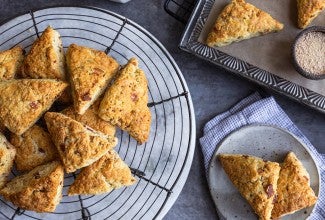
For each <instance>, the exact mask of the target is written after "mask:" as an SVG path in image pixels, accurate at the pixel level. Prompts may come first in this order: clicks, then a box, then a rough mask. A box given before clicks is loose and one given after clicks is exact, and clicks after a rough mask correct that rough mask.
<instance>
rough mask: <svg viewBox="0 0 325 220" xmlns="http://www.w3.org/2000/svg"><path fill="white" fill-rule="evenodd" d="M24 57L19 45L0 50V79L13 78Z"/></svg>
mask: <svg viewBox="0 0 325 220" xmlns="http://www.w3.org/2000/svg"><path fill="white" fill-rule="evenodd" d="M23 59H24V51H23V49H22V48H21V47H20V46H16V47H14V48H12V49H10V50H5V51H1V52H0V80H8V79H14V78H15V75H16V73H17V72H18V71H19V70H20V66H21V63H22V62H23Z"/></svg>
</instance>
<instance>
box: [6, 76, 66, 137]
mask: <svg viewBox="0 0 325 220" xmlns="http://www.w3.org/2000/svg"><path fill="white" fill-rule="evenodd" d="M66 87H67V83H65V82H63V81H57V80H54V79H21V80H8V81H2V82H0V106H1V108H0V121H1V122H2V123H3V124H4V125H5V126H6V127H7V128H8V129H9V130H10V131H11V132H12V133H15V134H17V135H21V134H22V133H24V132H25V131H26V130H27V129H28V128H30V127H31V126H32V125H33V124H34V123H35V122H36V121H37V120H38V119H39V118H40V117H41V116H42V114H43V113H44V112H46V111H47V110H48V109H49V108H50V107H51V105H52V104H53V102H54V101H55V99H56V98H57V97H58V96H59V95H60V94H61V92H62V91H63V90H64V89H65V88H66Z"/></svg>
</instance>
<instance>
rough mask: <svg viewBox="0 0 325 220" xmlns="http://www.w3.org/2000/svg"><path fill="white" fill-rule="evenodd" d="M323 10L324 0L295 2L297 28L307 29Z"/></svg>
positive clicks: (298, 0) (324, 6)
mask: <svg viewBox="0 0 325 220" xmlns="http://www.w3.org/2000/svg"><path fill="white" fill-rule="evenodd" d="M324 8H325V0H297V9H298V27H299V28H305V27H307V26H308V25H309V24H310V23H311V22H312V21H313V20H314V18H316V17H317V16H318V15H319V14H320V13H321V12H322V11H323V10H324Z"/></svg>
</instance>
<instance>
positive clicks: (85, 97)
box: [81, 92, 91, 101]
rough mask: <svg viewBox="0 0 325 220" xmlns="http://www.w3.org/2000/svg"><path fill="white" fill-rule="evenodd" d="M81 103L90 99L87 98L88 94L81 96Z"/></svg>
mask: <svg viewBox="0 0 325 220" xmlns="http://www.w3.org/2000/svg"><path fill="white" fill-rule="evenodd" d="M81 99H82V101H90V100H91V97H90V96H89V92H87V93H85V94H84V95H82V96H81Z"/></svg>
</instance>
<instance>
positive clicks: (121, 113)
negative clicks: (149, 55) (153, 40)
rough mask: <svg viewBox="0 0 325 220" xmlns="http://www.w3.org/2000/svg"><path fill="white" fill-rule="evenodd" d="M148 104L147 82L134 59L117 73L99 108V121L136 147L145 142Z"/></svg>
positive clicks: (147, 133) (149, 118)
mask: <svg viewBox="0 0 325 220" xmlns="http://www.w3.org/2000/svg"><path fill="white" fill-rule="evenodd" d="M147 104H148V82H147V79H146V76H145V74H144V72H143V71H142V70H141V69H139V67H138V61H137V59H135V58H132V59H130V60H129V62H128V63H127V64H126V65H125V66H124V67H123V69H122V70H120V72H119V73H118V75H117V77H116V79H115V81H114V83H113V85H112V86H110V87H109V88H108V89H107V91H106V93H105V96H104V98H103V99H102V102H101V103H100V107H99V114H98V115H99V117H101V118H102V119H104V120H106V121H108V122H110V123H111V124H112V125H116V126H118V127H120V128H121V129H123V130H126V131H127V132H129V134H130V135H131V136H132V137H133V138H134V139H136V140H137V141H138V142H139V143H143V142H145V141H147V139H148V136H149V131H150V123H151V113H150V110H149V108H148V107H147Z"/></svg>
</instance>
